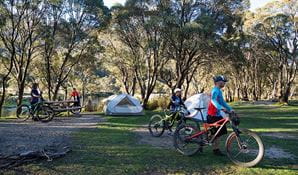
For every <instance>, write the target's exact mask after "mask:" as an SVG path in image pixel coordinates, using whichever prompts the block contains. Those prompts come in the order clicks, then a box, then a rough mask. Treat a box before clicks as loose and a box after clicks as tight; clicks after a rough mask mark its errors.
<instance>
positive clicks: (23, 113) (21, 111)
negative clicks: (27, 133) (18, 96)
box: [16, 105, 31, 121]
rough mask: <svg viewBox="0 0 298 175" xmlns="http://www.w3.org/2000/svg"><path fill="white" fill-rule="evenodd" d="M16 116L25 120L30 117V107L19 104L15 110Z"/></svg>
mask: <svg viewBox="0 0 298 175" xmlns="http://www.w3.org/2000/svg"><path fill="white" fill-rule="evenodd" d="M16 115H17V118H18V119H20V120H22V121H26V120H28V119H29V118H30V116H31V115H30V107H29V106H28V105H21V106H19V107H18V108H17V110H16Z"/></svg>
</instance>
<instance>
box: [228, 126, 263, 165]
mask: <svg viewBox="0 0 298 175" xmlns="http://www.w3.org/2000/svg"><path fill="white" fill-rule="evenodd" d="M240 131H241V133H240V134H239V137H238V136H237V135H236V133H235V132H233V133H231V134H230V135H229V136H228V138H227V140H226V151H227V155H228V157H229V158H230V160H231V161H232V162H233V163H235V164H236V165H239V166H243V167H252V166H255V165H257V164H258V163H259V162H260V161H261V160H262V159H263V157H264V151H265V150H264V145H263V142H262V140H261V138H260V137H259V136H258V135H257V134H256V133H254V132H252V131H249V130H247V129H241V130H240Z"/></svg>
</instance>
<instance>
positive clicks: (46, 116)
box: [36, 106, 54, 122]
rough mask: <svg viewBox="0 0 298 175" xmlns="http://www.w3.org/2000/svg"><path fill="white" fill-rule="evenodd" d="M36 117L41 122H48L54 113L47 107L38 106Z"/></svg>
mask: <svg viewBox="0 0 298 175" xmlns="http://www.w3.org/2000/svg"><path fill="white" fill-rule="evenodd" d="M36 117H37V118H38V120H40V121H42V122H49V121H51V120H52V119H53V117H54V111H53V109H52V108H51V107H49V106H40V107H38V109H37V111H36Z"/></svg>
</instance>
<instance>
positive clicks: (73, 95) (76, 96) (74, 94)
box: [70, 88, 81, 106]
mask: <svg viewBox="0 0 298 175" xmlns="http://www.w3.org/2000/svg"><path fill="white" fill-rule="evenodd" d="M70 96H71V98H73V100H74V101H76V102H75V103H74V105H75V106H81V101H80V93H79V92H78V91H77V89H76V88H73V90H72V92H71V94H70Z"/></svg>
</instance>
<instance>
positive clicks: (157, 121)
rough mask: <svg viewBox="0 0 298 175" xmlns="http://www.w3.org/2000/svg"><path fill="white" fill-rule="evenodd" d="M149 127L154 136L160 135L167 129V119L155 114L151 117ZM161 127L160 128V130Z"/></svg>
mask: <svg viewBox="0 0 298 175" xmlns="http://www.w3.org/2000/svg"><path fill="white" fill-rule="evenodd" d="M148 129H149V132H150V134H151V135H152V136H153V137H160V136H162V134H163V133H164V131H165V121H164V120H163V118H162V116H161V115H159V114H155V115H153V116H152V117H151V118H150V121H149V124H148ZM158 129H159V130H158Z"/></svg>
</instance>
